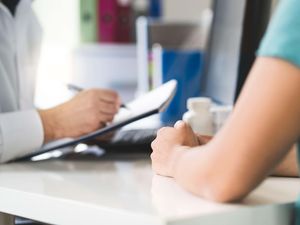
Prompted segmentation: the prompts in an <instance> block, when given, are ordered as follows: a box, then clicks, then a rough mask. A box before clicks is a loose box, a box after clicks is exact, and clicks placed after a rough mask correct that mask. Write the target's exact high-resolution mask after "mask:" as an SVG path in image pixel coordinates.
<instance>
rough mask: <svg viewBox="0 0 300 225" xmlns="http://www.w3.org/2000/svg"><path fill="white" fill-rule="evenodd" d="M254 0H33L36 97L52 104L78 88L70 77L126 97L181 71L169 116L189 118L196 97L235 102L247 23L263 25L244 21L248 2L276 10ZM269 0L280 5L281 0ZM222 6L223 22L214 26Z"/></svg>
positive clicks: (42, 105) (257, 9) (80, 84)
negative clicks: (37, 44) (39, 43)
mask: <svg viewBox="0 0 300 225" xmlns="http://www.w3.org/2000/svg"><path fill="white" fill-rule="evenodd" d="M246 2H247V1H238V0H226V2H222V1H220V0H184V1H182V0H38V1H33V8H34V10H35V12H36V14H37V16H38V18H39V21H40V23H41V25H42V27H43V30H44V39H43V40H44V42H43V47H42V53H41V61H40V66H39V72H38V73H39V74H38V84H37V94H36V96H37V97H36V104H37V106H38V107H40V108H48V107H52V106H54V105H57V104H59V103H61V102H64V101H66V100H67V99H69V98H70V97H72V96H73V95H74V94H75V93H74V92H72V91H70V90H68V88H67V84H73V85H76V86H78V87H81V88H93V87H98V88H110V89H114V90H116V91H118V92H119V94H120V96H121V98H122V100H123V102H125V103H126V102H128V101H130V100H132V99H134V98H135V97H137V96H139V95H141V94H143V93H146V92H148V91H149V90H151V89H153V88H155V87H157V86H159V85H160V84H162V83H164V82H166V81H168V80H171V79H176V80H177V81H178V84H179V86H178V93H177V95H176V96H175V98H174V100H173V102H172V103H171V105H170V107H169V109H168V110H167V112H166V113H165V114H164V115H165V117H164V115H163V116H162V121H163V122H165V123H169V122H170V123H172V122H173V121H176V120H178V119H181V118H182V115H183V113H184V112H185V111H186V110H187V108H186V101H187V99H188V98H190V97H198V96H208V97H210V98H212V100H213V101H214V102H216V103H218V104H223V105H229V106H232V105H233V104H234V98H235V96H236V83H237V82H236V80H237V79H239V78H238V77H242V78H243V79H245V77H246V76H245V75H243V74H239V73H238V72H239V69H240V67H241V64H240V63H241V62H242V61H241V59H240V57H243V54H244V53H242V50H240V47H241V46H242V44H241V43H242V42H241V37H242V36H243V33H245V31H247V30H251V29H254V33H255V32H256V30H255V29H256V28H255V26H256V25H255V24H253V23H252V24H251V23H250V24H248V25H247V26H249V27H247V26H245V25H246V24H244V23H245V21H246V19H243V18H244V16H243V15H244V9H245V8H246V4H247V7H252V11H253V12H254V14H253V15H250V19H253V21H255V17H258V16H257V15H260V16H261V17H262V18H263V17H264V15H263V14H266V16H265V17H268V15H269V13H268V12H269V10H268V7H265V8H263V7H262V6H263V5H264V4H260V3H259V2H258V3H253V4H252V5H251V3H249V2H248V3H246ZM266 2H268V3H266V4H265V5H267V4H271V3H272V6H273V8H274V6H275V5H276V3H277V0H273V1H271V0H270V1H266ZM270 2H271V3H270ZM216 10H218V12H216ZM255 12H257V13H255ZM214 14H216V15H218V16H216V17H215V18H216V21H217V22H216V23H215V24H214V29H211V27H212V24H213V23H212V21H213V17H214ZM248 17H249V16H248ZM246 18H247V17H246ZM251 26H252V28H251ZM243 27H244V28H243ZM259 29H260V28H258V29H257V30H258V31H259ZM212 33H214V34H215V38H213V37H212V36H211V34H212ZM254 35H256V34H254ZM254 39H255V38H254ZM243 41H244V40H243ZM210 42H211V43H210ZM246 44H247V43H246ZM208 48H210V58H209V60H206V59H207V55H209V54H206V53H207V52H208ZM254 50H255V49H254ZM246 54H251V55H253V54H254V53H253V52H251V53H246ZM253 56H254V55H253ZM251 57H252V56H251ZM208 61H210V65H208V63H207V62H208Z"/></svg>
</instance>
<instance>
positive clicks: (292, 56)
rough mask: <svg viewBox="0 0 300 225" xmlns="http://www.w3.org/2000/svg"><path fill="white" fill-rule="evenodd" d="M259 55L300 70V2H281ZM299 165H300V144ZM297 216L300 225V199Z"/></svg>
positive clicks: (282, 0) (283, 0) (287, 0)
mask: <svg viewBox="0 0 300 225" xmlns="http://www.w3.org/2000/svg"><path fill="white" fill-rule="evenodd" d="M257 55H258V56H266V57H275V58H280V59H283V60H285V61H287V62H290V63H292V64H293V65H295V66H297V67H299V68H300V2H299V0H281V1H280V3H279V6H278V8H277V9H276V12H275V14H274V16H273V18H272V20H271V23H270V25H269V27H268V30H267V32H266V34H265V36H264V38H263V40H262V42H261V45H260V47H259V50H258V52H257ZM298 164H299V165H300V147H299V144H298ZM299 167H300V166H299ZM296 214H297V216H296V217H297V218H296V225H300V198H299V201H298V202H297V203H296Z"/></svg>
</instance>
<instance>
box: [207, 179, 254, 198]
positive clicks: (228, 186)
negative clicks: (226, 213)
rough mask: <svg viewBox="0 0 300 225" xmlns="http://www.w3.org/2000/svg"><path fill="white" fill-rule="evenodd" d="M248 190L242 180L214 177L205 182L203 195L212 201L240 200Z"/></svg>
mask: <svg viewBox="0 0 300 225" xmlns="http://www.w3.org/2000/svg"><path fill="white" fill-rule="evenodd" d="M249 192H250V190H249V188H247V186H246V185H245V184H244V183H243V181H242V180H239V179H236V178H234V179H226V178H225V179H222V178H214V179H208V181H207V182H206V184H205V188H204V190H203V196H204V198H206V199H208V200H211V201H214V202H219V203H230V202H235V201H238V200H241V199H242V198H244V197H245V196H246V195H247V194H248V193H249Z"/></svg>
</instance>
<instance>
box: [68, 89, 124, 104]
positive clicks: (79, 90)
mask: <svg viewBox="0 0 300 225" xmlns="http://www.w3.org/2000/svg"><path fill="white" fill-rule="evenodd" d="M67 87H68V89H69V90H70V91H75V92H81V91H83V90H84V89H83V88H81V87H78V86H76V85H74V84H67ZM120 107H121V108H125V109H128V107H127V106H126V105H125V104H123V103H122V104H121V106H120Z"/></svg>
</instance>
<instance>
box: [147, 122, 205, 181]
mask: <svg viewBox="0 0 300 225" xmlns="http://www.w3.org/2000/svg"><path fill="white" fill-rule="evenodd" d="M209 140H210V139H209V137H205V136H203V137H202V136H198V135H197V134H195V133H194V132H193V130H192V128H191V127H190V126H189V125H188V124H186V123H185V122H183V121H178V122H177V123H176V124H175V126H174V128H173V127H164V128H162V129H160V130H159V131H158V132H157V138H156V139H155V140H154V141H153V142H152V144H151V147H152V149H153V153H152V154H151V159H152V166H153V169H154V171H155V172H156V173H158V174H160V175H164V176H172V168H173V165H174V163H176V158H177V157H180V156H179V155H180V152H181V151H182V150H183V149H184V150H187V149H189V148H191V147H196V146H199V145H203V144H206V143H207V142H208V141H209Z"/></svg>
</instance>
